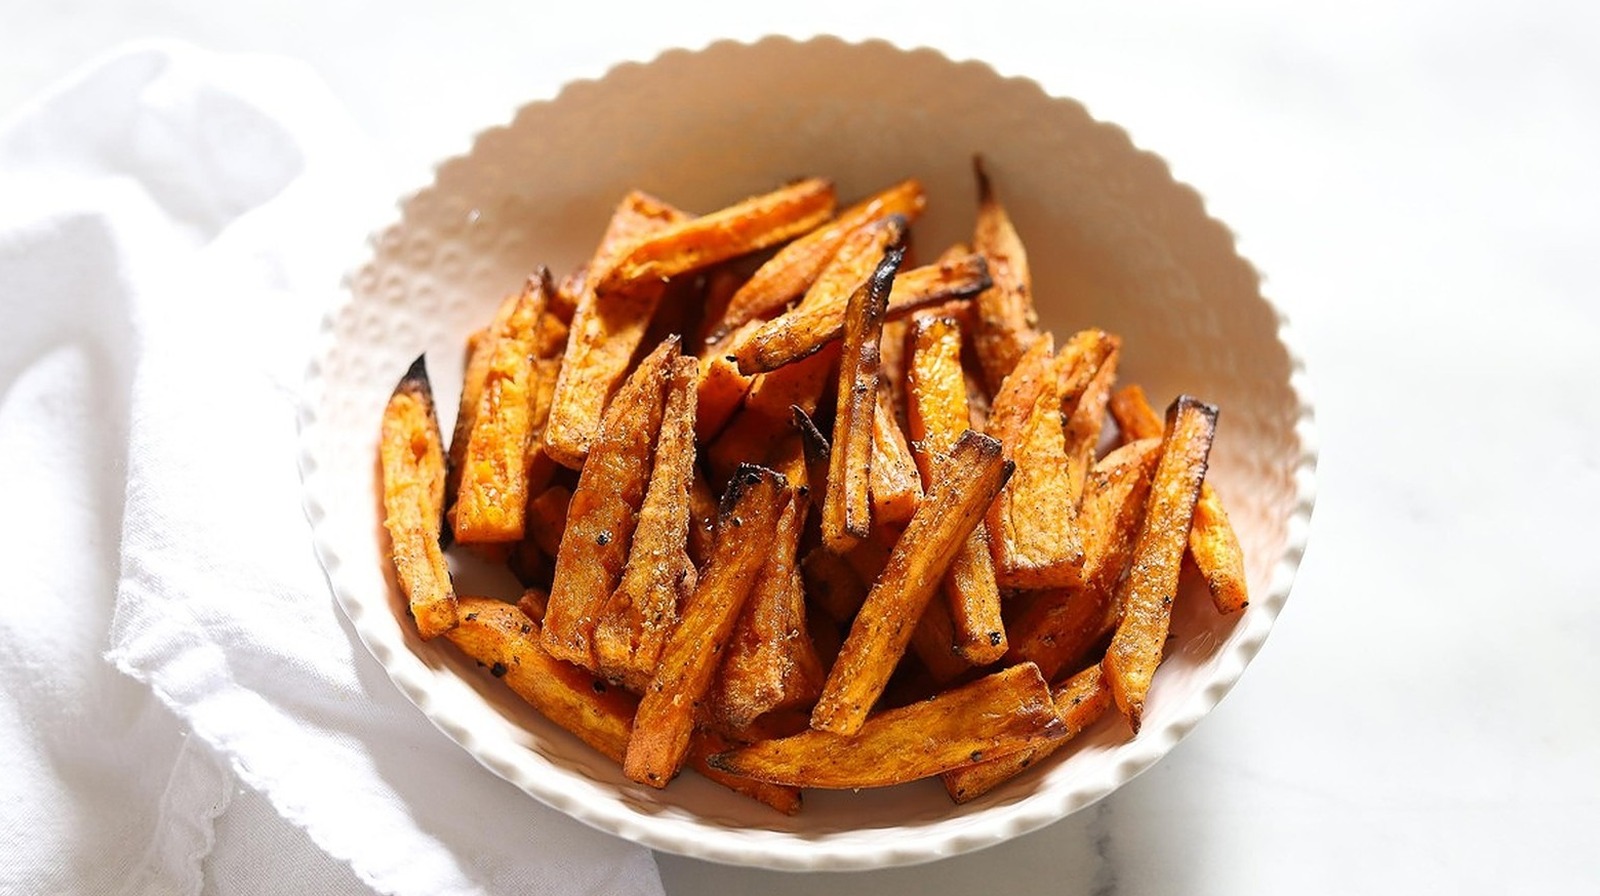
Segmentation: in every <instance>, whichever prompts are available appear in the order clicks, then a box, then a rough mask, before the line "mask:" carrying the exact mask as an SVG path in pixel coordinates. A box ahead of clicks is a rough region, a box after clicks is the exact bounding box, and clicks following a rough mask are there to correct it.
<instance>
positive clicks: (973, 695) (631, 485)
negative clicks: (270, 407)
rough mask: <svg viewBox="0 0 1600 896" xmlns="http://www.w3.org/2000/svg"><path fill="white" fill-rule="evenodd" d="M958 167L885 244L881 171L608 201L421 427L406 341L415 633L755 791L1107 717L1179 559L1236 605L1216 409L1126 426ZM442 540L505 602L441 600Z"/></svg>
mask: <svg viewBox="0 0 1600 896" xmlns="http://www.w3.org/2000/svg"><path fill="white" fill-rule="evenodd" d="M974 167H975V170H976V175H977V182H978V206H977V212H976V221H975V226H974V227H973V232H972V240H971V244H970V245H957V246H951V247H949V248H948V249H946V250H945V251H944V252H943V253H942V254H940V255H938V256H937V257H935V258H933V259H932V260H931V261H929V262H928V263H926V264H920V265H919V264H917V263H915V262H914V261H913V260H912V250H911V246H910V235H911V228H912V225H913V224H914V222H915V221H916V219H917V218H918V216H919V215H920V214H921V213H922V211H923V210H924V207H925V205H926V202H927V197H926V196H925V195H924V191H923V188H922V186H921V185H920V184H919V183H918V182H917V181H915V180H907V181H904V182H902V183H898V184H894V185H892V186H890V187H888V188H887V189H884V190H883V191H881V192H879V193H877V194H875V195H872V196H869V197H867V198H865V199H863V200H861V201H859V202H857V203H856V204H854V205H851V206H849V207H847V208H844V209H842V210H840V209H837V208H836V197H835V194H834V187H833V185H832V184H831V183H830V182H829V181H827V180H825V179H822V178H809V179H805V180H801V181H797V182H794V183H790V184H787V185H785V186H782V187H780V188H778V189H776V190H774V191H773V192H770V193H767V194H764V195H760V196H755V197H752V198H750V199H746V200H744V201H742V202H738V203H736V204H734V205H731V206H728V207H727V208H723V209H721V210H719V211H715V212H712V213H710V214H706V215H698V216H697V215H692V214H689V213H687V212H684V211H681V210H679V209H677V208H674V207H673V206H671V205H668V204H667V203H665V202H663V201H662V200H660V199H657V198H655V197H652V196H649V195H646V194H644V193H640V192H634V193H631V194H629V195H628V196H626V197H624V198H623V199H622V201H621V203H620V204H619V205H618V206H617V208H616V211H615V213H614V215H613V216H612V218H611V222H610V224H609V226H608V227H607V228H606V231H605V234H604V235H603V236H602V238H601V240H600V244H599V246H598V248H596V250H595V252H594V254H593V256H592V257H591V258H590V259H589V261H588V262H587V264H585V265H584V266H582V267H581V268H579V269H578V270H576V271H573V272H572V273H571V274H569V275H568V276H567V277H565V278H564V279H562V280H560V281H556V280H554V279H553V278H552V277H551V275H550V273H549V272H548V271H547V270H545V269H543V268H541V269H539V270H537V271H536V272H535V273H534V274H533V275H532V276H531V277H529V278H528V281H527V284H526V286H525V287H523V288H522V289H521V290H520V291H518V292H516V293H515V294H513V295H510V296H509V297H507V298H506V299H505V300H504V301H503V302H501V304H500V306H499V308H498V310H497V311H496V312H495V315H494V318H493V319H492V320H491V321H489V322H488V324H487V325H486V326H485V327H484V328H483V329H482V330H480V331H479V332H477V333H475V334H473V335H472V337H471V338H470V340H469V342H468V345H467V362H466V370H465V378H464V387H463V389H462V394H461V398H460V405H459V409H458V412H457V416H456V425H455V430H454V433H453V436H452V438H451V440H450V442H449V446H448V449H446V447H445V444H444V439H443V437H442V435H441V433H440V430H439V425H438V421H437V415H436V414H435V410H434V398H433V395H432V391H431V386H430V384H429V379H428V375H427V370H426V367H425V364H424V359H423V358H420V357H419V358H418V359H417V361H416V363H415V364H414V365H413V366H412V367H411V369H410V370H409V371H407V372H406V374H405V376H404V377H403V378H402V379H401V380H400V383H399V386H398V387H397V388H396V389H395V391H394V393H393V396H392V397H391V399H390V401H389V404H388V406H387V408H386V410H385V412H384V415H383V421H382V433H381V446H380V455H381V467H382V479H383V502H384V508H385V512H386V520H385V523H386V527H387V529H388V532H389V535H390V538H391V542H392V556H393V559H394V568H395V573H396V577H397V579H398V582H399V584H400V587H401V590H402V592H403V594H404V596H405V599H406V601H407V603H408V609H409V612H410V616H411V618H412V619H413V621H414V623H415V625H416V628H417V631H418V633H419V634H420V635H421V637H423V638H425V639H430V638H434V637H437V636H441V635H442V636H444V637H445V638H447V639H448V640H449V641H450V642H451V643H453V644H454V645H455V646H456V647H457V648H459V649H460V650H462V651H463V652H464V653H465V654H466V655H467V656H469V657H471V658H473V659H475V660H476V661H477V662H478V663H480V664H481V665H482V666H483V667H485V668H486V669H487V670H488V674H490V675H493V676H495V677H498V678H500V679H502V680H503V681H504V683H505V684H506V685H508V686H509V687H510V688H512V689H513V690H514V691H515V692H516V693H517V694H519V695H520V696H521V697H523V698H524V699H526V700H527V701H528V702H529V703H530V704H532V705H533V706H534V707H535V708H537V709H538V710H539V711H540V712H541V713H542V714H544V715H545V716H546V717H548V718H549V719H550V720H551V721H553V722H554V723H556V724H558V725H560V726H562V727H563V728H566V729H567V730H569V731H571V732H573V733H574V734H575V735H577V736H578V737H579V738H581V739H582V740H583V741H585V742H586V743H588V744H589V745H591V746H592V747H594V749H596V750H598V751H600V752H601V753H604V754H605V755H607V756H609V757H611V758H612V759H613V760H615V761H617V762H618V763H620V764H621V766H622V769H623V771H624V773H625V774H626V775H627V776H628V777H629V778H631V779H633V780H635V781H638V782H641V783H644V784H648V785H652V786H655V787H665V786H667V785H668V783H669V782H670V781H671V780H672V779H673V778H674V777H675V776H676V775H677V774H678V773H679V772H680V771H681V770H682V769H683V768H684V767H685V766H686V765H687V766H689V767H691V768H693V769H695V770H696V771H698V772H699V773H701V774H703V775H706V776H707V777H710V778H711V779H713V780H715V781H718V782H721V783H723V784H726V785H727V786H729V787H731V788H734V789H735V790H738V791H739V792H742V793H746V794H748V795H750V796H752V797H754V798H756V799H759V800H761V801H763V802H765V803H767V804H768V805H771V806H772V807H774V808H776V809H778V810H780V811H783V812H788V813H793V812H796V811H798V810H799V806H800V791H801V789H803V788H808V787H818V788H861V787H878V786H885V785H892V784H897V783H901V782H904V781H910V780H914V779H918V778H923V777H928V776H932V775H940V776H942V778H943V781H944V784H945V786H946V788H947V789H948V790H949V792H950V795H951V797H952V798H954V799H955V800H957V801H966V800H970V799H973V798H975V797H977V796H979V795H980V794H982V793H985V792H987V791H988V790H989V789H991V788H993V787H994V786H995V785H997V784H999V783H1001V782H1003V781H1005V780H1007V779H1008V778H1010V777H1012V776H1014V775H1016V774H1018V773H1019V772H1021V771H1022V770H1023V769H1025V768H1027V767H1029V766H1031V765H1033V764H1035V763H1037V762H1038V761H1039V760H1040V759H1042V758H1043V757H1044V756H1046V755H1048V754H1049V753H1050V752H1052V751H1054V750H1056V749H1057V748H1059V747H1060V746H1061V745H1062V744H1063V743H1064V742H1066V741H1067V740H1068V739H1069V738H1071V737H1072V736H1074V735H1075V734H1077V733H1079V732H1081V731H1083V730H1084V729H1085V728H1087V727H1089V726H1090V725H1092V724H1094V723H1095V722H1096V721H1097V720H1098V719H1099V718H1101V717H1102V716H1104V715H1106V714H1107V713H1109V712H1111V711H1112V708H1113V707H1115V709H1116V711H1117V712H1119V713H1120V714H1121V715H1122V716H1123V717H1124V718H1125V719H1126V721H1127V723H1128V724H1129V726H1130V728H1131V730H1132V731H1133V732H1135V733H1136V732H1137V731H1138V728H1139V723H1140V719H1141V715H1142V712H1143V710H1144V706H1145V701H1146V696H1147V694H1148V692H1149V689H1150V684H1151V679H1152V676H1153V675H1154V674H1155V671H1156V667H1157V666H1158V665H1159V663H1160V661H1161V658H1162V654H1163V651H1164V650H1165V648H1166V642H1167V638H1168V627H1169V621H1170V618H1171V610H1172V604H1173V601H1174V599H1175V597H1176V596H1177V594H1178V591H1179V577H1180V573H1181V572H1182V570H1183V567H1184V559H1185V557H1186V556H1187V557H1189V558H1191V559H1192V563H1193V567H1194V568H1195V569H1196V570H1198V572H1199V574H1200V575H1202V576H1203V577H1204V579H1205V582H1206V584H1207V586H1208V587H1209V590H1210V593H1211V596H1212V599H1213V601H1214V603H1215V604H1216V608H1217V610H1218V611H1220V612H1222V613H1233V612H1237V611H1239V610H1242V609H1243V608H1244V607H1245V605H1246V592H1245V582H1244V572H1243V562H1242V557H1241V555H1240V550H1239V543H1238V540H1237V538H1236V537H1235V536H1234V533H1233V531H1232V529H1231V528H1230V526H1229V523H1228V518H1227V514H1226V513H1225V512H1224V510H1223V508H1222V504H1221V503H1220V501H1219V500H1218V498H1217V496H1216V494H1215V493H1214V492H1213V491H1212V489H1211V488H1210V487H1209V485H1207V484H1206V481H1205V475H1206V466H1207V456H1208V453H1209V451H1210V447H1211V442H1212V435H1213V431H1214V428H1215V424H1216V415H1217V412H1216V409H1215V408H1214V407H1211V406H1209V405H1207V404H1205V403H1203V402H1201V401H1199V400H1197V399H1194V398H1191V397H1188V396H1180V397H1179V398H1178V399H1177V400H1175V401H1174V402H1173V403H1172V405H1171V406H1170V407H1169V408H1168V410H1167V413H1166V419H1165V420H1164V421H1163V420H1162V419H1161V418H1160V417H1159V416H1158V415H1157V414H1156V412H1155V411H1154V410H1152V408H1151V406H1150V404H1149V403H1148V402H1147V400H1146V399H1145V396H1144V393H1143V392H1142V391H1141V390H1140V388H1139V387H1138V386H1136V385H1130V386H1124V387H1121V388H1119V387H1118V384H1117V381H1116V377H1117V365H1118V361H1119V358H1120V354H1121V340H1120V339H1119V338H1118V337H1117V336H1116V335H1114V334H1111V333H1107V332H1104V331H1101V330H1097V329H1089V330H1084V331H1082V332H1078V333H1075V334H1072V335H1071V336H1068V337H1067V338H1065V339H1064V340H1062V341H1061V344H1060V345H1057V344H1056V340H1055V338H1054V337H1053V336H1052V334H1050V333H1048V332H1044V331H1042V330H1041V329H1040V328H1039V326H1038V320H1037V316H1036V314H1035V312H1034V304H1033V298H1032V284H1031V282H1030V276H1029V271H1028V261H1027V254H1026V251H1025V249H1024V246H1023V243H1022V240H1021V238H1020V237H1019V236H1018V233H1017V231H1016V229H1015V227H1014V226H1013V224H1012V222H1011V220H1010V218H1009V216H1008V214H1007V212H1006V210H1005V208H1004V206H1003V205H1002V204H1001V202H1000V201H999V199H998V198H997V196H996V192H995V190H994V189H993V188H992V186H991V184H990V182H989V179H988V177H987V176H986V175H985V173H984V170H983V167H982V164H981V162H979V163H977V164H975V166H974ZM1108 419H1109V420H1110V421H1113V422H1114V427H1115V428H1114V430H1113V429H1110V428H1108V427H1107V426H1106V424H1107V422H1108ZM458 551H459V552H472V553H474V554H477V555H479V556H481V557H485V558H489V559H491V560H494V561H497V562H504V563H506V564H507V565H508V566H509V568H510V569H511V570H512V571H514V572H515V574H516V575H517V577H518V578H519V579H520V580H521V582H522V583H523V585H524V587H525V588H526V590H525V592H524V593H523V594H522V595H521V598H520V600H518V601H517V602H515V603H512V602H509V601H507V600H502V599H500V598H497V597H485V596H468V595H465V594H457V593H456V592H455V590H454V587H453V583H452V579H451V574H450V568H449V553H453V552H458Z"/></svg>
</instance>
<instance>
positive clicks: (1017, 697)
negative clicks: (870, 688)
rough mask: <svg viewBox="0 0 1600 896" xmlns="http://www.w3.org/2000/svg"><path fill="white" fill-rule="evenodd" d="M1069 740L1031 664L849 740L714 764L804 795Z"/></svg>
mask: <svg viewBox="0 0 1600 896" xmlns="http://www.w3.org/2000/svg"><path fill="white" fill-rule="evenodd" d="M1065 733H1066V728H1065V726H1064V725H1063V724H1062V723H1061V719H1060V717H1059V716H1057V714H1056V709H1055V704H1054V703H1053V702H1052V701H1051V699H1050V688H1049V687H1048V686H1047V685H1046V684H1045V682H1044V679H1043V678H1041V677H1040V676H1039V670H1038V669H1036V668H1034V667H1033V665H1031V664H1023V665H1020V666H1012V667H1011V668H1009V669H1005V670H1003V671H1000V672H996V673H994V674H993V675H988V676H985V677H984V678H980V679H978V680H977V681H974V682H972V683H970V684H967V685H964V686H962V687H959V688H956V689H953V690H950V691H945V692H944V693H941V694H939V695H937V696H935V697H932V698H929V699H927V700H924V701H921V702H919V703H913V704H911V705H909V706H903V707H899V708H897V709H890V710H886V711H884V712H881V713H878V714H877V715H874V716H872V717H871V718H868V719H866V720H865V722H864V723H863V724H862V725H860V726H858V728H857V729H856V730H855V731H854V732H852V733H850V734H841V733H836V732H832V731H816V730H812V731H805V732H802V733H800V734H796V735H794V736H792V737H786V738H781V739H778V740H769V741H762V742H759V743H755V744H751V745H750V746H748V747H742V748H740V749H737V750H733V751H730V752H727V753H720V754H717V755H715V756H712V757H711V758H710V762H711V765H712V767H713V768H721V769H723V770H725V771H728V772H732V773H734V774H738V775H744V776H746V777H750V778H756V779H758V780H762V781H771V782H773V783H778V784H791V785H795V786H803V787H818V788H827V789H850V788H858V787H887V786H890V785H893V784H902V783H905V782H907V781H914V780H917V779H919V778H926V777H928V776H930V775H936V774H940V773H941V772H945V771H949V770H950V769H953V768H958V767H960V766H963V765H970V764H972V763H973V762H975V761H981V760H982V759H984V758H987V757H994V756H1005V755H1008V754H1010V753H1015V752H1017V751H1019V750H1026V749H1030V748H1036V747H1039V746H1041V745H1043V744H1047V743H1049V742H1051V741H1052V740H1055V739H1056V738H1059V737H1061V736H1063V735H1064V734H1065Z"/></svg>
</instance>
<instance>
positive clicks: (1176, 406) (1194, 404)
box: [1167, 393, 1218, 428]
mask: <svg viewBox="0 0 1600 896" xmlns="http://www.w3.org/2000/svg"><path fill="white" fill-rule="evenodd" d="M1185 408H1192V409H1193V410H1195V411H1198V412H1199V413H1201V414H1204V415H1205V416H1206V417H1207V418H1208V419H1210V420H1211V421H1212V422H1213V423H1215V422H1216V419H1217V414H1218V409H1217V406H1216V405H1214V404H1210V403H1208V402H1205V401H1202V400H1200V399H1198V398H1196V397H1194V396H1193V395H1190V394H1188V393H1184V394H1182V395H1179V396H1178V397H1177V398H1174V399H1173V400H1172V404H1170V405H1167V426H1168V428H1171V426H1172V420H1173V418H1175V417H1176V416H1177V415H1178V414H1179V412H1181V411H1182V410H1184V409H1185Z"/></svg>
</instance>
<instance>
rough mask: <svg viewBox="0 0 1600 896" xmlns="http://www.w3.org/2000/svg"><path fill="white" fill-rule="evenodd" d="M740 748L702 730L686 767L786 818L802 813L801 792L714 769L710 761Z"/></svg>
mask: <svg viewBox="0 0 1600 896" xmlns="http://www.w3.org/2000/svg"><path fill="white" fill-rule="evenodd" d="M737 746H738V745H737V744H735V743H734V742H733V741H731V740H729V739H727V738H726V737H724V736H722V735H721V734H718V733H717V732H715V731H709V730H706V729H700V730H699V731H696V732H695V733H694V737H693V738H692V739H691V740H690V742H689V758H688V762H687V764H688V766H689V767H690V768H692V769H694V770H695V771H697V772H699V773H700V774H701V775H704V776H705V777H706V778H707V779H709V780H712V781H715V782H716V783H718V784H721V785H722V786H723V787H726V788H728V789H729V790H732V791H734V792H735V793H742V794H744V795H745V796H747V797H750V798H751V799H753V800H755V801H757V802H760V803H765V804H766V805H768V806H771V807H772V808H774V809H776V810H778V811H779V812H782V813H783V814H785V815H796V814H798V813H799V812H800V788H798V787H790V786H788V785H785V784H770V783H768V782H766V781H757V780H756V779H754V778H746V777H744V776H743V775H734V774H729V773H728V772H725V771H723V770H722V769H719V768H714V767H712V765H711V764H710V762H709V761H708V760H709V759H710V758H711V757H712V756H714V755H716V754H718V753H725V752H727V751H729V750H731V749H735V748H736V747H737Z"/></svg>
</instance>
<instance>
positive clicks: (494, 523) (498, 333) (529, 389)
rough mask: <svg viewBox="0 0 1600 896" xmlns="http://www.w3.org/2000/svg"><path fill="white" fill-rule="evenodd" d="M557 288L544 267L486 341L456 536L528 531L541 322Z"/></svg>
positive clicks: (482, 538)
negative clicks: (526, 520) (525, 528)
mask: <svg viewBox="0 0 1600 896" xmlns="http://www.w3.org/2000/svg"><path fill="white" fill-rule="evenodd" d="M551 289H552V287H551V285H550V274H549V272H548V271H546V270H545V269H543V268H540V269H539V272H538V273H537V274H535V275H534V276H533V277H531V278H529V280H528V285H527V288H526V289H524V290H523V291H522V292H521V293H520V294H519V295H518V297H517V301H516V303H515V305H514V306H513V307H512V309H511V311H510V313H509V314H507V315H506V317H505V319H504V320H497V321H496V323H495V326H494V327H493V329H492V330H491V331H490V334H489V337H488V338H489V343H488V344H487V345H486V346H484V347H483V348H482V349H481V350H482V351H486V352H488V353H489V359H488V361H487V369H486V370H485V371H484V378H483V381H482V387H481V388H482V392H481V394H480V395H479V397H478V406H477V411H476V412H475V413H474V415H473V419H472V429H471V432H470V433H469V435H468V439H467V447H466V451H465V453H464V455H463V457H462V462H461V483H460V487H459V491H458V492H457V495H456V504H455V508H454V510H453V511H452V523H453V527H454V531H455V540H456V541H457V542H460V543H462V544H474V543H496V542H508V541H517V540H518V539H520V538H522V531H523V515H524V512H525V511H526V509H527V504H528V481H529V480H528V472H529V461H530V459H532V458H534V457H536V456H537V454H536V452H532V451H531V450H530V445H531V443H532V440H533V438H534V436H535V435H536V429H537V426H536V420H535V418H536V416H537V414H538V412H539V410H540V408H539V407H538V401H537V397H538V395H539V389H538V384H537V381H536V376H537V372H538V366H537V365H536V364H535V358H536V351H537V341H538V340H537V334H538V324H539V318H540V317H541V316H543V314H544V309H545V305H546V303H547V301H548V298H549V294H550V291H551Z"/></svg>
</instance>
